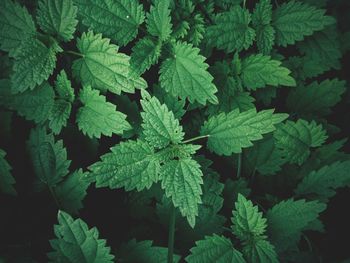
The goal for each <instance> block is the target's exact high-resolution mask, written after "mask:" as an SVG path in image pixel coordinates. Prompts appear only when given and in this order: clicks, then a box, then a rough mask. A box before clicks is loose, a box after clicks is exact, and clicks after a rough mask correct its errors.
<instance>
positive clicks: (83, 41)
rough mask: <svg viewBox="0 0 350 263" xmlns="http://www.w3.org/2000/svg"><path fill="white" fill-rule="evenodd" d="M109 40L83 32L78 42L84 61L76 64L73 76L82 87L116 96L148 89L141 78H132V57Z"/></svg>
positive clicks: (74, 64)
mask: <svg viewBox="0 0 350 263" xmlns="http://www.w3.org/2000/svg"><path fill="white" fill-rule="evenodd" d="M109 41H110V40H109V39H108V38H102V35H101V34H94V33H93V32H92V31H89V32H88V33H83V34H82V36H81V38H79V39H78V41H77V47H78V49H79V51H80V52H81V54H82V58H80V59H77V60H75V61H74V62H73V66H72V70H73V74H74V75H75V76H76V77H77V78H78V79H80V80H81V82H82V84H83V85H91V86H92V87H93V88H97V89H100V90H107V89H108V90H109V91H111V92H113V93H116V94H120V93H121V91H124V92H129V93H134V92H135V87H136V86H137V87H140V88H145V87H146V86H147V84H146V83H145V81H144V80H143V79H142V78H136V79H135V78H132V77H131V76H130V75H131V74H130V64H129V59H130V58H129V56H127V55H125V54H123V53H118V52H117V51H118V47H117V46H116V45H113V44H110V43H109Z"/></svg>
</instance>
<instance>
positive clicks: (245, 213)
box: [231, 194, 267, 243]
mask: <svg viewBox="0 0 350 263" xmlns="http://www.w3.org/2000/svg"><path fill="white" fill-rule="evenodd" d="M231 221H232V226H231V227H232V230H233V233H234V234H235V235H236V236H237V237H238V238H239V239H240V240H241V241H242V242H244V243H251V242H253V241H254V240H257V239H259V238H261V237H264V236H263V235H264V233H265V231H266V226H267V225H266V219H265V218H263V217H262V213H261V212H259V210H258V207H257V206H253V203H252V202H251V201H250V200H247V199H246V198H245V197H244V196H243V195H241V194H238V199H237V201H236V203H235V210H234V211H233V212H232V218H231Z"/></svg>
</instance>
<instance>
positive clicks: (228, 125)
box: [201, 109, 288, 156]
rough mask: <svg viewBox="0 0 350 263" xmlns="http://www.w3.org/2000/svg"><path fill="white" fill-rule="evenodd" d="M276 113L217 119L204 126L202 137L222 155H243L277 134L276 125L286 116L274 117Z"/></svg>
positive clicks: (252, 112) (253, 111)
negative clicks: (206, 137)
mask: <svg viewBox="0 0 350 263" xmlns="http://www.w3.org/2000/svg"><path fill="white" fill-rule="evenodd" d="M273 112H274V110H273V109H270V110H262V111H260V112H257V111H256V109H251V110H248V111H244V112H241V113H240V112H239V110H234V111H231V112H229V113H227V114H226V113H220V114H218V115H214V116H212V117H210V118H209V119H208V121H206V122H205V123H204V125H203V126H202V128H201V134H202V135H207V136H208V137H209V138H208V144H207V145H208V148H209V149H210V150H211V151H214V152H215V153H217V154H219V155H227V156H229V155H231V154H232V153H240V152H242V148H247V147H250V146H253V143H252V142H253V141H257V140H261V139H262V138H263V136H262V135H263V134H266V133H269V132H272V131H274V130H275V129H276V128H275V125H276V124H278V123H280V122H282V121H283V120H285V119H286V118H287V117H288V115H287V114H284V113H276V114H273Z"/></svg>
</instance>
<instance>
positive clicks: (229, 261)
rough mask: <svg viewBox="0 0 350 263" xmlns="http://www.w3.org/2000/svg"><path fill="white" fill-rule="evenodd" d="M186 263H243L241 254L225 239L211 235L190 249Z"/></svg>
mask: <svg viewBox="0 0 350 263" xmlns="http://www.w3.org/2000/svg"><path fill="white" fill-rule="evenodd" d="M186 262H188V263H245V262H246V261H245V260H244V259H243V256H242V254H241V253H240V252H239V251H238V250H236V249H235V248H234V247H233V244H232V242H231V240H229V239H228V238H226V237H223V236H218V235H215V234H214V235H213V236H207V237H205V239H204V240H200V241H197V242H196V246H195V247H193V248H191V255H189V256H187V257H186Z"/></svg>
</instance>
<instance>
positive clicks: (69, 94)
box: [55, 69, 75, 102]
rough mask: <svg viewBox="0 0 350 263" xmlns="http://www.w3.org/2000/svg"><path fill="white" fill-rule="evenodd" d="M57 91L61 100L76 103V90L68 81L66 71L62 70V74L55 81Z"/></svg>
mask: <svg viewBox="0 0 350 263" xmlns="http://www.w3.org/2000/svg"><path fill="white" fill-rule="evenodd" d="M55 90H56V92H57V94H58V96H59V97H60V98H61V99H64V100H66V101H69V102H73V101H74V98H75V96H74V89H73V88H72V84H71V82H70V80H69V79H68V77H67V73H66V72H65V71H64V69H62V70H61V72H60V73H59V74H58V75H57V78H56V81H55Z"/></svg>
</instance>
